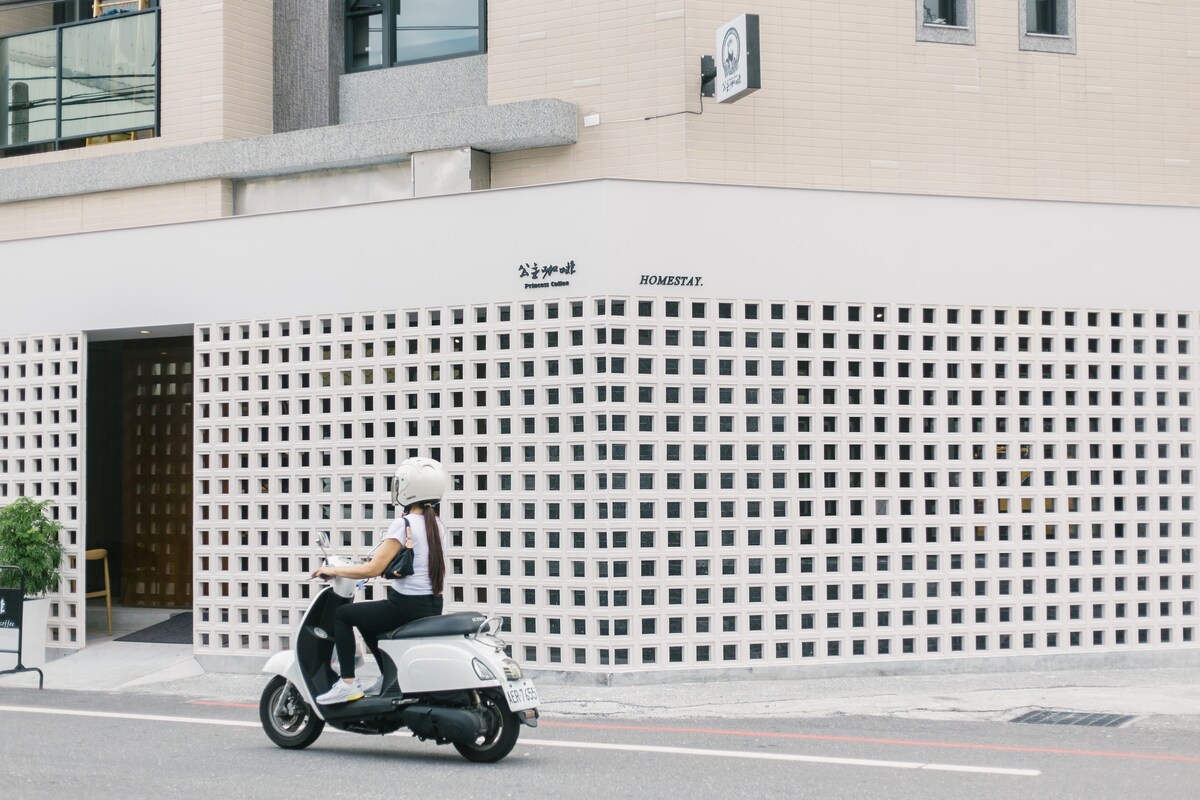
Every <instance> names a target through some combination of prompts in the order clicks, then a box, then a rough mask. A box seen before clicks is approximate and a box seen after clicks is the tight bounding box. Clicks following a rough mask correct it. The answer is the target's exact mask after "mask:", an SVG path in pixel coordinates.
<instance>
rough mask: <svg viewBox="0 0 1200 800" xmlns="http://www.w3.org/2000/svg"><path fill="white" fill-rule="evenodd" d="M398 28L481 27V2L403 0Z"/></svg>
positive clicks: (463, 0) (399, 11)
mask: <svg viewBox="0 0 1200 800" xmlns="http://www.w3.org/2000/svg"><path fill="white" fill-rule="evenodd" d="M398 5H399V9H398V10H397V11H396V27H397V28H447V27H452V26H453V27H470V28H478V27H479V0H402V2H400V3H399V4H398Z"/></svg>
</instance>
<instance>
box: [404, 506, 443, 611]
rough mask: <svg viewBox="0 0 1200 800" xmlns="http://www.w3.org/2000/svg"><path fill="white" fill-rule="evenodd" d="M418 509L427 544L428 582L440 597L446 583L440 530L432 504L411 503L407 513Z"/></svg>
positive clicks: (435, 510)
mask: <svg viewBox="0 0 1200 800" xmlns="http://www.w3.org/2000/svg"><path fill="white" fill-rule="evenodd" d="M418 508H420V509H421V511H422V514H421V516H422V517H424V518H425V539H426V541H428V542H429V581H430V583H432V584H433V593H434V595H435V596H439V597H440V596H441V594H442V588H443V587H444V585H445V582H446V556H445V554H444V553H443V552H442V529H441V524H440V523H439V522H438V515H437V509H436V508H434V506H433V503H413V504H412V505H411V506H409V508H408V510H409V513H412V512H413V511H415V510H416V509H418Z"/></svg>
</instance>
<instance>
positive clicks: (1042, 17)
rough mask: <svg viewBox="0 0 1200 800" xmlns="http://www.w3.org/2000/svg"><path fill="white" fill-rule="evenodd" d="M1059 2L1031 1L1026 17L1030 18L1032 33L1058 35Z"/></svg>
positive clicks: (1054, 0) (1053, 0)
mask: <svg viewBox="0 0 1200 800" xmlns="http://www.w3.org/2000/svg"><path fill="white" fill-rule="evenodd" d="M1056 5H1057V0H1029V4H1028V5H1027V6H1026V11H1025V16H1026V17H1028V22H1029V32H1030V33H1057V32H1058V30H1057V28H1058V22H1057V17H1058V9H1057V8H1056V7H1055V6H1056Z"/></svg>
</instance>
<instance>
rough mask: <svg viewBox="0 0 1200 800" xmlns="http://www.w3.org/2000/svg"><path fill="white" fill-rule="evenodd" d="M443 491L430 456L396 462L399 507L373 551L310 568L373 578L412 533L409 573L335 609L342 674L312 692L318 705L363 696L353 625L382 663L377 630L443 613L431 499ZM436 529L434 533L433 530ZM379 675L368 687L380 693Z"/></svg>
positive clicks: (441, 561)
mask: <svg viewBox="0 0 1200 800" xmlns="http://www.w3.org/2000/svg"><path fill="white" fill-rule="evenodd" d="M445 491H446V471H445V470H444V469H443V468H442V465H441V464H440V463H438V462H437V461H434V460H433V459H430V458H410V459H408V460H406V461H404V462H403V463H401V464H400V466H399V467H397V468H396V476H395V480H394V481H393V483H392V504H393V505H396V506H400V507H402V508H403V510H404V513H403V514H402V515H401V516H399V517H397V518H396V520H395V521H394V522H393V523H392V525H391V527H390V528H388V532H387V534H386V535H385V537H384V540H383V541H382V542H381V543H380V545H379V548H378V549H377V550H376V551H375V555H374V556H373V557H372V558H371V560H370V561H369V562H367V563H366V564H358V565H355V566H346V567H331V566H322V567H318V568H317V569H315V570H313V573H312V574H313V577H314V578H332V577H342V578H354V579H361V578H374V577H376V576H379V575H382V574H383V571H384V569H385V568H387V565H388V564H390V563H391V562H392V559H394V558H395V557H396V555H397V554H398V553H399V552H400V548H402V547H404V546H405V542H406V540H407V539H408V538H409V537H411V541H412V544H411V547H412V548H413V574H412V575H410V576H408V577H406V578H400V579H397V580H393V581H391V584H390V586H388V591H387V598H386V599H384V600H375V601H372V602H365V603H347V604H346V605H344V606H341V607H340V608H338V610H337V615H336V617H335V622H334V628H333V632H334V641H335V643H336V647H337V658H338V666H339V670H340V672H341V678H342V679H341V680H340V681H335V682H334V684H333V686H332V687H331V688H330V689H329V691H328V692H325V694H323V695H320V696H319V697H317V698H316V700H317V702H318V703H320V704H321V705H333V704H335V703H348V702H350V701H351V700H359V699H361V698H362V697H364V696H365V694H364V691H363V689H362V688H360V687H359V685H358V683H357V682H356V681H355V677H354V628H358V630H359V632H360V633H361V634H362V637H363V641H364V642H366V644H367V647H369V648H370V650H371V652H372V653H373V654H374V655H375V660H376V663H382V657H381V655H380V653H379V635H380V634H383V633H387V632H388V631H392V630H395V629H396V628H398V627H400V626H401V625H405V624H407V623H409V622H412V621H413V620H416V619H421V618H422V617H436V616H438V615H440V614H441V613H442V586H443V583H444V580H445V575H446V559H445V556H444V552H445V549H446V528H445V526H443V525H442V523H441V521H440V520H439V519H438V516H437V511H436V510H435V509H434V504H435V503H437V502H439V501H440V500H441V499H442V495H443V494H444V493H445ZM431 531H432V532H435V533H431ZM382 683H383V679H382V678H380V679H379V680H378V681H376V684H375V685H373V686H371V687H370V688H369V689H367V692H369V693H371V694H378V693H379V691H380V690H381V689H382Z"/></svg>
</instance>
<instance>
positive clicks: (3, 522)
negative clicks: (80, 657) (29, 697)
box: [0, 497, 65, 667]
mask: <svg viewBox="0 0 1200 800" xmlns="http://www.w3.org/2000/svg"><path fill="white" fill-rule="evenodd" d="M49 507H50V501H49V500H43V501H42V502H40V503H39V502H36V501H34V500H32V499H30V498H28V497H18V498H17V499H16V500H14V501H13V502H11V503H9V504H8V505H6V506H4V507H3V508H0V564H9V565H12V566H17V567H20V568H21V569H22V570H24V571H25V602H24V610H23V614H22V616H23V617H24V619H23V622H22V624H21V630H22V634H23V639H24V641H23V643H22V648H21V649H22V660H23V661H24V663H25V665H26V666H33V667H38V666H42V665H43V664H45V663H46V623H47V621H48V619H49V616H50V598H49V597H46V595H47V594H48V593H50V592H55V591H57V590H58V583H59V577H60V575H59V568H60V566H61V564H62V560H63V555H64V553H65V548H64V547H63V544H62V542H61V541H59V538H58V534H59V531H61V530H62V525H61V524H60V523H59V522H58V521H56V520H54V519H51V517H50V514H49V513H48V509H49ZM19 586H20V576H19V575H18V574H17V572H16V571H15V570H7V569H6V570H0V588H9V589H15V588H18V587H19ZM13 648H14V649H15V642H14V644H13ZM13 660H14V662H15V658H14V659H13Z"/></svg>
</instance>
